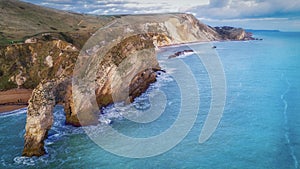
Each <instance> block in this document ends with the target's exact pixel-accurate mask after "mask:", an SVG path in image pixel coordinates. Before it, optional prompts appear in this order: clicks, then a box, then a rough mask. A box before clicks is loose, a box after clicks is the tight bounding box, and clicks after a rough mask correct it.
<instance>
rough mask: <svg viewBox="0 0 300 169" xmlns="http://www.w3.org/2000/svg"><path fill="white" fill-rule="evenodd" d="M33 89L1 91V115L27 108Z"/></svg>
mask: <svg viewBox="0 0 300 169" xmlns="http://www.w3.org/2000/svg"><path fill="white" fill-rule="evenodd" d="M31 93H32V90H31V89H12V90H7V91H0V113H3V112H7V111H12V110H16V109H20V108H23V107H27V104H28V100H29V98H30V96H31Z"/></svg>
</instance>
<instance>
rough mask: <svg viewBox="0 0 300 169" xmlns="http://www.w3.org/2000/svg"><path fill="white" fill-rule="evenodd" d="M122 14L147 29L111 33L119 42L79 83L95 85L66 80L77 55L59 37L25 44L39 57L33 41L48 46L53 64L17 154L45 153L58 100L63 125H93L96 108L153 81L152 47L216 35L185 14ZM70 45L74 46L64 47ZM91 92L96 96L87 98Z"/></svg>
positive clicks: (91, 48)
mask: <svg viewBox="0 0 300 169" xmlns="http://www.w3.org/2000/svg"><path fill="white" fill-rule="evenodd" d="M125 19H127V20H128V21H130V20H132V21H134V22H135V24H137V25H138V27H140V28H142V30H143V31H144V32H150V33H144V34H140V33H139V34H137V35H133V36H130V37H127V38H125V39H122V38H116V39H121V41H120V42H118V43H116V44H115V46H113V47H112V48H111V49H109V51H107V52H106V53H105V57H104V59H103V60H101V61H99V60H97V58H96V59H95V60H93V62H91V65H89V73H90V74H88V75H87V76H89V75H91V77H93V75H92V74H94V75H95V77H94V78H91V79H88V80H87V81H86V82H85V83H86V84H85V85H87V86H88V85H89V83H94V82H96V84H95V88H89V87H87V86H80V85H76V83H75V85H74V83H73V84H72V83H71V76H72V74H73V73H75V74H76V70H77V69H75V70H74V71H75V72H73V69H74V66H75V62H76V60H77V58H76V56H75V55H76V54H78V51H77V50H76V49H75V48H73V47H72V46H71V44H69V43H66V42H65V41H61V40H53V41H50V42H44V44H43V42H39V43H36V44H30V48H28V49H30V50H29V51H30V54H31V56H32V55H33V54H35V53H38V56H40V55H39V52H37V51H36V50H35V48H36V47H38V46H40V48H41V49H42V48H43V47H44V46H43V45H45V46H46V47H47V48H46V49H50V48H51V50H50V51H49V50H48V51H47V52H48V53H50V54H51V56H52V57H53V59H52V60H53V65H52V66H51V67H50V66H49V64H48V66H49V67H48V68H47V71H48V75H46V76H45V77H47V79H51V80H46V81H43V82H41V83H40V84H39V85H38V86H37V87H36V89H35V90H34V92H33V94H32V98H31V99H30V101H29V107H28V112H27V123H26V134H25V145H24V151H23V155H25V156H41V155H43V154H44V153H45V150H44V147H43V146H44V139H45V138H46V137H47V131H48V130H49V129H50V127H51V126H52V123H53V114H52V111H53V107H54V106H55V104H57V103H62V104H64V109H65V112H66V123H67V124H71V125H74V126H83V125H93V124H97V123H98V115H99V107H103V106H106V105H108V104H111V103H114V102H119V101H125V102H127V103H130V102H132V101H133V100H134V98H135V97H137V96H139V95H141V94H142V93H143V92H144V91H145V90H146V89H147V88H148V87H149V85H150V84H151V83H153V82H155V81H156V73H155V72H156V71H157V70H160V67H159V64H158V62H157V59H156V56H155V47H157V46H165V45H173V44H181V43H188V42H197V41H212V40H220V39H221V35H220V34H219V33H218V32H216V31H215V30H214V29H213V28H211V27H208V26H206V25H204V24H202V23H200V22H199V21H198V20H197V19H196V18H195V17H193V16H192V15H189V14H176V15H143V16H128V17H126V18H125ZM124 29H125V31H124ZM124 29H123V28H122V29H121V31H124V32H126V31H127V32H129V33H130V32H132V31H134V30H133V29H131V28H127V29H126V28H124ZM152 32H155V33H152ZM120 35H122V33H120ZM243 36H244V35H243V34H237V35H234V36H233V35H230V37H231V38H232V37H234V38H238V39H242V38H243ZM224 38H225V37H224ZM48 43H50V44H48ZM47 44H48V45H47ZM25 47H26V46H25ZM44 48H45V47H44ZM71 48H72V49H74V50H70V49H71ZM99 48H100V45H97V44H94V45H92V46H89V48H87V49H86V50H85V53H86V56H83V58H81V59H82V61H84V60H86V58H89V57H90V56H91V55H93V54H97V51H98V49H99ZM66 49H67V50H66ZM144 49H147V50H144ZM70 55H71V56H70ZM95 56H97V55H95ZM78 62H79V63H81V60H77V63H78ZM79 65H80V64H79ZM39 71H40V70H38V71H36V72H39ZM58 72H59V73H58ZM79 73H80V72H79ZM61 77H64V78H61ZM93 89H94V90H93ZM93 94H95V97H96V98H93Z"/></svg>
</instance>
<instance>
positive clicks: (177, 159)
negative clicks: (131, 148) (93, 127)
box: [0, 31, 300, 169]
mask: <svg viewBox="0 0 300 169" xmlns="http://www.w3.org/2000/svg"><path fill="white" fill-rule="evenodd" d="M254 34H255V36H256V37H259V38H263V39H264V40H263V41H249V42H216V43H214V44H213V45H215V46H217V49H216V50H217V52H218V54H219V57H220V60H221V62H222V64H223V67H224V71H225V75H226V83H227V92H226V94H227V95H226V105H225V108H224V113H223V117H222V119H221V121H220V123H219V125H218V128H217V130H216V131H215V132H214V134H213V135H212V137H211V138H210V139H209V140H208V141H206V142H205V143H203V144H199V142H198V139H199V133H200V131H201V128H202V127H203V123H204V121H205V118H206V116H207V113H208V111H209V108H210V103H211V89H210V88H211V86H210V81H209V76H208V74H207V71H206V69H205V67H204V65H203V64H202V63H201V60H199V58H198V57H197V56H196V55H190V56H186V57H182V58H179V59H181V60H182V61H184V62H185V63H186V64H187V65H188V66H189V67H190V68H191V70H192V72H193V74H194V76H195V77H196V82H197V85H198V89H199V91H190V92H191V94H193V93H195V92H199V95H200V98H201V100H200V106H199V112H198V117H197V119H196V122H195V124H194V126H193V128H192V129H191V131H190V132H189V133H188V135H187V136H186V137H185V138H184V139H183V141H182V142H180V143H179V144H178V145H177V146H175V147H174V148H172V149H171V150H169V151H167V152H165V153H163V154H161V155H158V156H154V157H149V158H141V159H136V158H126V157H120V156H117V155H114V154H111V153H109V152H107V151H105V150H103V149H102V148H101V147H99V146H98V145H97V144H95V143H94V142H93V141H92V140H91V139H90V138H89V137H88V136H87V135H86V134H85V131H84V130H83V129H82V128H75V127H71V126H65V125H64V115H63V111H62V107H61V106H57V107H56V109H55V120H56V122H55V124H54V126H53V127H52V129H51V131H50V132H49V138H48V139H47V140H46V149H47V152H48V154H47V155H45V156H43V157H40V158H37V157H34V158H26V157H21V152H22V148H23V135H24V127H25V121H26V114H25V113H26V109H23V110H19V111H16V113H7V114H4V115H1V116H0V124H1V125H0V168H207V169H210V168H220V169H221V168H222V169H223V168H237V169H247V168H249V169H253V168H259V169H260V168H261V169H265V168H274V169H277V168H278V169H295V168H300V164H299V163H300V104H299V100H300V87H299V86H300V48H299V46H300V39H299V37H300V33H283V32H266V31H255V32H254ZM192 47H193V49H197V48H198V47H199V46H198V47H197V44H193V45H192ZM187 48H188V47H187V46H180V47H170V48H163V49H161V50H160V52H159V55H158V58H159V59H160V60H161V62H162V65H164V63H163V61H164V60H165V58H166V57H167V56H169V55H170V54H173V53H174V52H177V51H181V50H183V49H187ZM164 68H165V69H166V70H167V73H166V74H164V73H162V75H160V76H159V78H158V82H156V83H155V84H153V85H152V86H151V87H150V89H149V90H148V91H147V93H146V94H144V95H143V96H142V97H140V98H139V99H138V100H137V101H136V103H134V104H133V105H132V106H135V107H138V106H141V105H142V106H144V107H147V106H150V104H149V100H148V99H147V94H151V92H154V91H157V90H160V91H162V92H163V93H165V95H166V97H167V103H166V105H167V106H166V109H165V112H164V113H163V114H162V115H161V116H160V117H159V118H158V119H157V120H155V121H153V122H151V123H149V124H140V123H134V122H131V121H129V120H126V119H124V118H122V116H121V114H122V113H126V111H127V110H128V109H127V108H126V107H125V108H124V109H115V108H113V106H111V107H108V108H106V109H105V110H104V112H105V114H104V115H103V116H104V117H103V118H104V119H110V120H112V121H113V123H112V124H111V126H112V127H113V128H114V129H116V130H118V131H119V132H121V133H124V134H126V135H128V136H132V137H149V136H154V135H157V134H159V133H161V132H163V131H165V130H167V129H168V128H169V127H170V126H171V125H172V124H173V122H174V121H175V120H176V118H177V117H178V112H179V109H180V104H181V100H180V98H181V94H180V84H178V83H176V80H178V79H174V78H172V76H170V75H171V74H172V73H176V72H177V71H180V70H176V67H175V68H172V69H171V68H168V67H164ZM168 71H169V73H168ZM171 72H172V73H171ZM177 78H178V77H177ZM179 78H182V79H183V80H186V81H188V80H189V79H186V77H185V76H181V77H179ZM152 106H155V105H152ZM134 113H136V112H133V114H134ZM102 120H103V119H102ZM103 128H104V129H103V131H101V132H104V134H105V127H103ZM170 139H172V138H170ZM166 141H168V140H166Z"/></svg>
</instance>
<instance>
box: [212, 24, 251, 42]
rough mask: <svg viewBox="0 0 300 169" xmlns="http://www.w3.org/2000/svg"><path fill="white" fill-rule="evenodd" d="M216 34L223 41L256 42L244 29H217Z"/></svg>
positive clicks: (226, 27)
mask: <svg viewBox="0 0 300 169" xmlns="http://www.w3.org/2000/svg"><path fill="white" fill-rule="evenodd" d="M214 29H215V30H216V32H217V33H218V34H219V35H220V37H221V39H222V40H254V38H252V34H251V33H249V32H246V31H245V30H244V29H242V28H234V27H230V26H223V27H215V28H214Z"/></svg>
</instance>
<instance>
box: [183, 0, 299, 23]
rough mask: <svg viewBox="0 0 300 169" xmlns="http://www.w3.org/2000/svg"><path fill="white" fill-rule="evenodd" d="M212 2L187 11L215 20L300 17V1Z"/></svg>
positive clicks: (234, 0) (211, 0) (252, 0)
mask: <svg viewBox="0 0 300 169" xmlns="http://www.w3.org/2000/svg"><path fill="white" fill-rule="evenodd" d="M218 2H219V1H218V0H210V3H209V4H208V5H199V6H194V7H192V8H189V9H187V10H186V11H188V12H193V13H196V14H197V16H198V17H206V18H213V19H233V18H259V17H286V16H297V17H299V16H300V1H297V0H285V1H283V0H243V1H240V0H225V1H222V3H218Z"/></svg>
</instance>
